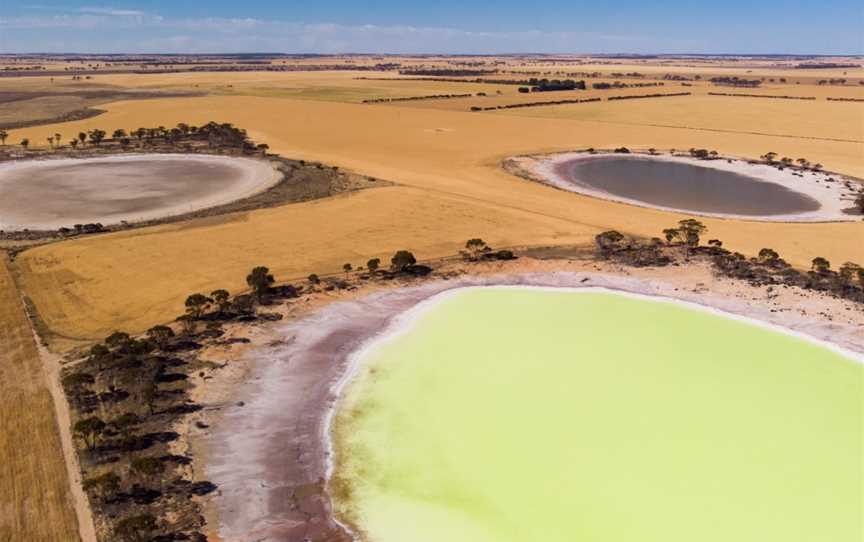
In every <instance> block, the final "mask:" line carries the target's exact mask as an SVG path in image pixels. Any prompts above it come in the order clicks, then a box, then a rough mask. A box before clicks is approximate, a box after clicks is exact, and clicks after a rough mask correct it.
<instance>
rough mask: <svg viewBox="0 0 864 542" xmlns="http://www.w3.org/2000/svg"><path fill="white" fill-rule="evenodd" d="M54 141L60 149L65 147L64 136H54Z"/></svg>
mask: <svg viewBox="0 0 864 542" xmlns="http://www.w3.org/2000/svg"><path fill="white" fill-rule="evenodd" d="M54 141H56V142H57V146H58V147H61V146H62V145H63V136H62V135H60V134H54Z"/></svg>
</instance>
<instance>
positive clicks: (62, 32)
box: [0, 6, 845, 54]
mask: <svg viewBox="0 0 864 542" xmlns="http://www.w3.org/2000/svg"><path fill="white" fill-rule="evenodd" d="M45 28H50V29H53V30H54V31H52V32H51V33H45V32H34V30H38V29H45ZM0 30H2V31H0V52H22V53H26V52H32V51H44V52H58V53H59V52H71V51H74V52H91V53H105V52H112V53H244V52H261V51H272V52H283V53H358V52H359V53H397V54H398V53H403V54H417V53H480V54H495V53H513V52H532V53H586V52H591V53H618V52H622V51H624V52H658V51H660V52H667V53H699V52H705V53H710V52H712V50H711V49H712V48H716V43H715V42H714V40H712V39H710V38H709V37H702V38H699V39H694V38H693V37H692V36H690V37H683V36H669V35H651V34H641V35H637V34H627V35H622V34H620V33H603V32H596V31H594V32H591V31H572V32H546V31H541V30H537V29H526V30H521V31H509V32H500V31H483V30H465V29H460V28H449V27H420V26H411V25H375V24H363V25H344V24H336V23H326V22H321V23H300V22H292V21H280V20H272V19H267V20H265V19H256V18H218V17H211V18H195V19H193V18H169V17H162V16H159V15H153V14H147V13H145V12H144V11H140V10H133V9H116V8H111V7H98V6H97V7H93V6H87V7H81V8H78V9H77V10H76V11H74V12H72V13H67V14H57V15H48V14H45V15H41V14H40V15H38V16H28V17H5V18H4V17H0ZM760 43H761V44H762V47H766V48H767V49H774V50H775V52H785V47H784V44H783V43H782V40H775V42H771V39H770V37H768V38H766V37H765V36H762V37H760ZM828 43H830V40H827V39H826V45H827V44H828ZM840 43H842V42H839V41H838V46H836V47H837V49H839V50H842V49H843V48H845V47H843V46H841V45H839V44H840ZM745 47H746V48H747V49H748V50H743V51H738V50H726V51H725V52H753V51H752V50H749V49H752V46H750V45H747V44H744V43H742V45H740V47H739V48H741V49H743V48H745ZM825 48H827V47H825ZM723 49H727V48H726V47H723Z"/></svg>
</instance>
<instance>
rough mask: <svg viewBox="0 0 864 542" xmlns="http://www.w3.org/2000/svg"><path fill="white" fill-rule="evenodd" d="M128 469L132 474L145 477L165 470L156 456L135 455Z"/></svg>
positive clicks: (156, 474)
mask: <svg viewBox="0 0 864 542" xmlns="http://www.w3.org/2000/svg"><path fill="white" fill-rule="evenodd" d="M129 470H130V471H131V472H132V474H133V475H134V476H138V477H141V478H144V479H147V478H151V477H154V476H158V475H159V474H162V473H163V472H165V465H164V464H163V463H162V461H161V460H160V459H159V458H156V457H136V458H135V459H133V460H132V463H131V464H130V465H129Z"/></svg>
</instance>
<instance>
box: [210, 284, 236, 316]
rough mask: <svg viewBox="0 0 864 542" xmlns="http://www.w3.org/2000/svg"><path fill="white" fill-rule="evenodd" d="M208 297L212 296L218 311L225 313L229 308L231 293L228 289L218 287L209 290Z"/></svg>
mask: <svg viewBox="0 0 864 542" xmlns="http://www.w3.org/2000/svg"><path fill="white" fill-rule="evenodd" d="M210 297H212V298H213V302H214V303H216V306H217V307H219V312H220V313H225V312H227V311H228V309H230V308H231V300H230V297H231V294H230V293H229V292H228V290H223V289H221V288H220V289H218V290H213V291H212V292H210Z"/></svg>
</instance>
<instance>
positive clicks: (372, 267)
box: [366, 258, 381, 276]
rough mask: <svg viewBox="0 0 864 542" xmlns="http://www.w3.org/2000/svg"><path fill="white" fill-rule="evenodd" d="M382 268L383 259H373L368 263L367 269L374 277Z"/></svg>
mask: <svg viewBox="0 0 864 542" xmlns="http://www.w3.org/2000/svg"><path fill="white" fill-rule="evenodd" d="M380 266H381V258H372V259H371V260H369V261H368V262H366V267H367V268H368V269H369V273H371V274H372V275H373V276H374V275H375V273H377V272H378V268H379V267H380Z"/></svg>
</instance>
